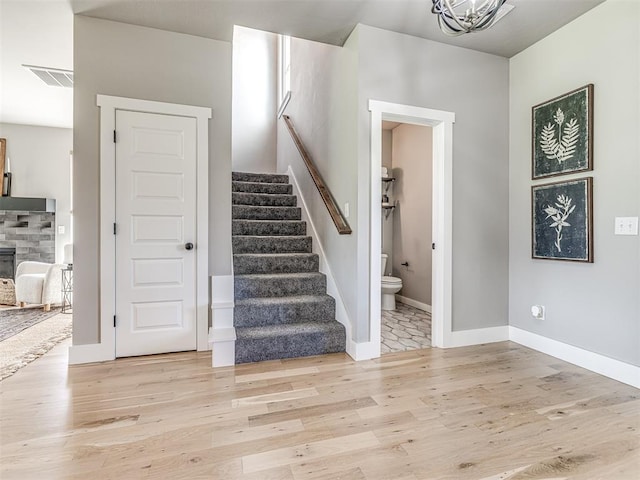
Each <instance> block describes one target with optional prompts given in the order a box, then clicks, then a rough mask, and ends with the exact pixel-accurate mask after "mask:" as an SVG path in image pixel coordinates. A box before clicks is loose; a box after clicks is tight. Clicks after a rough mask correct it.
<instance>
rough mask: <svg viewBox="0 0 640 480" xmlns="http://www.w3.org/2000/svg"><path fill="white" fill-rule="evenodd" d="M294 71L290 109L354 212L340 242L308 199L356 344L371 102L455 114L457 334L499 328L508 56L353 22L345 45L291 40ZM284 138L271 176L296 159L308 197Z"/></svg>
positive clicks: (361, 317) (365, 333) (364, 307)
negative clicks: (468, 330)
mask: <svg viewBox="0 0 640 480" xmlns="http://www.w3.org/2000/svg"><path fill="white" fill-rule="evenodd" d="M291 69H292V100H291V103H290V106H289V108H288V109H287V113H289V114H290V115H291V116H292V118H293V120H294V122H295V123H296V127H297V128H298V130H299V131H300V133H301V136H302V138H303V140H304V141H305V143H307V144H308V145H309V146H310V149H311V153H312V155H313V157H314V159H315V160H316V163H317V164H318V167H319V169H320V171H321V173H322V174H323V176H324V177H325V179H326V180H327V183H328V185H329V187H330V188H331V190H332V191H333V193H334V195H335V196H336V199H337V201H338V203H339V204H340V206H341V207H342V206H343V205H344V203H345V202H349V204H350V207H351V208H350V209H351V216H350V218H349V223H350V224H351V227H352V229H353V234H352V235H351V236H342V237H340V236H338V235H337V234H336V233H335V228H334V227H333V224H332V223H331V220H330V219H329V217H328V215H327V214H326V209H325V208H324V206H323V205H322V202H321V200H320V198H319V197H317V198H315V197H314V198H313V200H312V202H311V209H312V216H313V218H314V221H316V223H317V224H318V226H319V229H320V235H321V238H322V241H323V243H324V247H325V251H326V253H327V257H328V260H329V263H330V265H331V268H332V269H333V273H334V275H335V277H336V282H337V283H338V287H339V288H340V289H341V292H342V293H343V299H344V301H345V304H346V305H345V306H346V308H347V312H348V314H349V316H350V318H351V320H352V322H353V328H354V332H353V333H354V339H355V340H356V341H359V342H360V341H366V340H368V338H369V243H370V242H369V241H370V233H369V228H368V226H369V219H370V214H371V209H370V201H369V197H370V192H369V176H370V173H371V167H370V153H369V151H370V145H369V142H370V117H369V110H368V101H369V99H374V100H383V101H390V102H397V103H403V104H409V105H417V106H423V107H428V108H433V109H440V110H447V111H452V112H455V114H456V124H455V126H454V151H453V154H454V166H453V169H454V185H453V189H454V191H453V195H454V205H453V208H454V232H453V241H454V244H453V252H454V265H453V288H454V292H453V296H454V298H453V326H454V330H466V329H473V328H482V327H491V326H498V325H506V324H507V310H508V264H507V262H508V225H507V219H508V115H509V108H508V88H509V83H508V82H509V76H508V74H509V72H508V61H507V59H505V58H501V57H497V56H493V55H488V54H484V53H478V52H474V51H471V50H466V49H463V48H457V47H452V46H448V45H444V44H440V43H437V42H432V41H429V40H424V39H420V38H416V37H410V36H407V35H401V34H397V33H394V32H389V31H385V30H381V29H377V28H372V27H368V26H365V25H359V26H358V27H357V28H356V29H355V30H354V32H353V33H352V34H351V36H350V37H349V39H348V40H347V42H346V43H345V46H344V48H342V49H340V48H337V47H331V46H326V45H321V44H313V43H312V42H307V41H302V40H295V41H294V42H293V43H292V66H291ZM479 91H480V92H481V94H479V93H478V92H479ZM286 135H287V134H286V132H285V131H284V129H283V126H282V125H281V124H280V125H279V126H278V170H279V171H284V170H285V169H286V166H287V165H288V164H289V163H292V162H293V163H294V165H293V167H294V171H296V175H297V176H298V178H299V179H303V182H304V184H303V185H302V189H303V190H304V191H306V192H308V194H309V195H310V196H311V195H313V193H312V192H313V187H312V186H309V184H307V183H306V182H307V180H306V177H308V174H306V173H305V172H304V170H303V169H304V167H301V166H300V165H299V164H296V163H295V162H296V160H295V158H296V154H295V150H294V148H295V147H293V146H292V145H291V141H290V140H289V139H287V138H286ZM305 175H306V177H305ZM375 214H378V209H377V208H376V209H375ZM478 305H479V306H481V307H482V308H481V310H480V311H478V309H477V306H478Z"/></svg>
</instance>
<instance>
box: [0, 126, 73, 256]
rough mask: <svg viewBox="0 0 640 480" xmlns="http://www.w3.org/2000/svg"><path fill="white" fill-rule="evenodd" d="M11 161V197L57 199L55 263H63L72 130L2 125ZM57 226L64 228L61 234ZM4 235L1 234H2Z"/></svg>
mask: <svg viewBox="0 0 640 480" xmlns="http://www.w3.org/2000/svg"><path fill="white" fill-rule="evenodd" d="M0 137H2V138H6V139H7V157H8V158H10V159H11V172H12V173H13V178H12V183H11V195H12V196H13V197H40V198H43V197H44V198H55V199H56V217H55V218H56V228H54V229H53V234H54V235H55V238H56V240H55V259H56V261H57V262H62V261H63V256H64V246H65V244H67V243H71V242H72V238H71V172H70V169H71V159H70V153H71V150H72V148H73V130H71V129H70V128H51V127H37V126H31V125H15V124H12V123H0ZM58 226H64V227H65V233H64V234H58V233H57V232H58V229H57V227H58ZM0 233H1V232H0Z"/></svg>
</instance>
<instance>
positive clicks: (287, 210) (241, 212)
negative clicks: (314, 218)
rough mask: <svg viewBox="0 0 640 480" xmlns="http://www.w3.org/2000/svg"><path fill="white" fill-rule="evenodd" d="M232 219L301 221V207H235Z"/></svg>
mask: <svg viewBox="0 0 640 480" xmlns="http://www.w3.org/2000/svg"><path fill="white" fill-rule="evenodd" d="M231 215H232V218H234V219H236V220H240V219H244V220H274V221H277V220H300V218H301V216H302V214H301V211H300V207H249V206H239V205H234V206H233V207H232V209H231Z"/></svg>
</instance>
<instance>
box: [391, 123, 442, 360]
mask: <svg viewBox="0 0 640 480" xmlns="http://www.w3.org/2000/svg"><path fill="white" fill-rule="evenodd" d="M381 135H382V151H381V153H382V154H381V162H382V168H381V173H380V174H381V188H382V196H381V203H382V205H381V251H382V255H381V274H382V277H381V282H380V283H381V315H380V316H381V320H380V321H381V324H380V353H382V354H385V353H393V352H401V351H406V350H415V349H421V348H430V347H431V303H432V300H431V280H432V268H431V264H432V255H431V252H432V243H433V242H432V216H433V215H432V210H433V201H432V191H433V188H432V185H433V155H432V152H433V132H432V128H431V127H430V126H427V125H414V124H409V123H401V122H395V121H388V120H384V121H383V122H382V132H381Z"/></svg>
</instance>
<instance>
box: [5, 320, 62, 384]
mask: <svg viewBox="0 0 640 480" xmlns="http://www.w3.org/2000/svg"><path fill="white" fill-rule="evenodd" d="M56 313H57V312H54V316H53V317H50V318H47V319H46V320H41V321H40V323H37V324H35V325H33V326H31V327H29V328H27V329H26V330H23V331H22V332H20V333H17V334H16V335H14V336H12V337H10V338H7V339H6V340H4V341H2V342H0V380H4V379H5V378H7V377H10V376H11V375H13V374H14V373H15V372H17V371H18V370H19V369H21V368H22V367H24V366H26V365H28V364H29V363H31V362H33V361H34V360H35V359H37V358H39V357H41V356H42V355H44V354H45V353H47V352H48V351H49V350H51V349H52V348H53V347H55V346H56V345H57V344H58V343H60V342H62V341H63V340H65V339H67V338H69V337H70V336H71V330H72V326H71V315H66V314H64V313H57V314H56Z"/></svg>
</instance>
